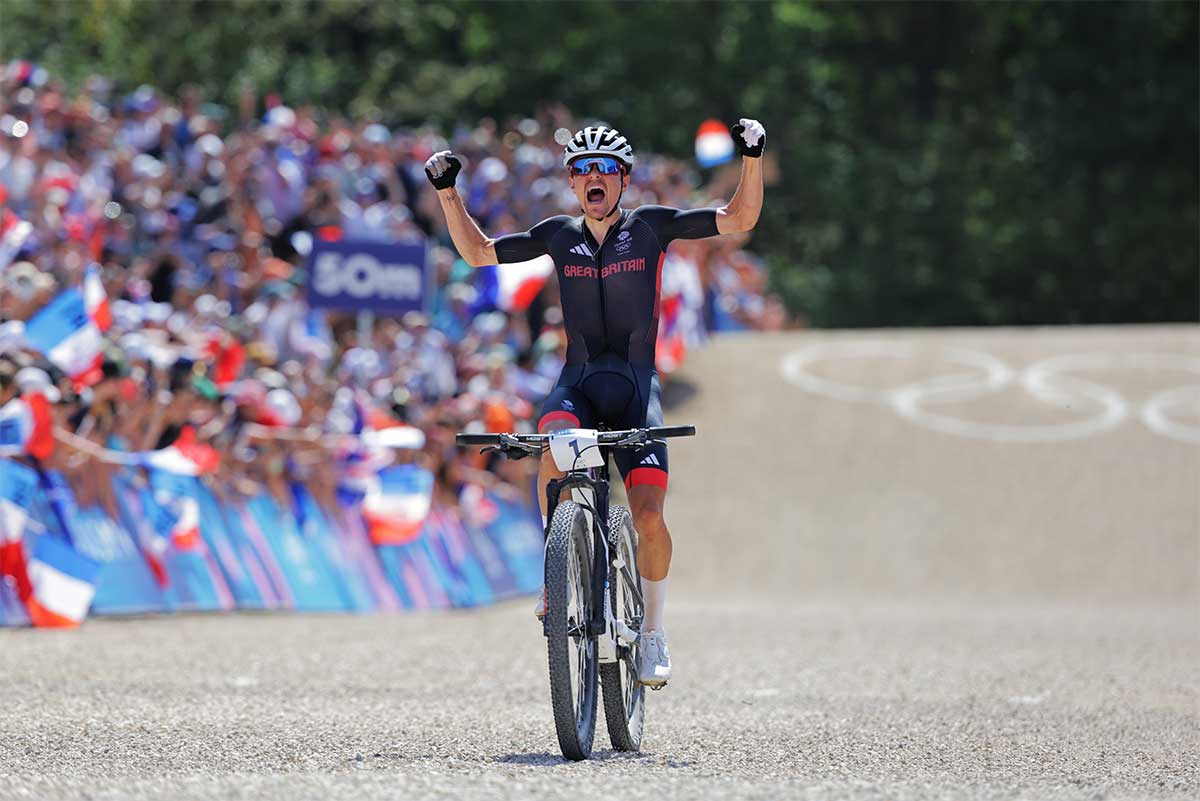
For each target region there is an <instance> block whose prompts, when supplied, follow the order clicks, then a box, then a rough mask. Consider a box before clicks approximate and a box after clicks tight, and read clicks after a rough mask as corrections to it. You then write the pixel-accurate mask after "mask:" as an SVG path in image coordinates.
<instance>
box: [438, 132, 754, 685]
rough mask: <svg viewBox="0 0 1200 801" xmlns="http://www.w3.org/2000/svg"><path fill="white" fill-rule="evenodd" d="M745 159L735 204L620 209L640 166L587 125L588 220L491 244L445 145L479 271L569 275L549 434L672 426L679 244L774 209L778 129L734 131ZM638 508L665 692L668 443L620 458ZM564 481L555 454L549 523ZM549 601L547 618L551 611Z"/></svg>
mask: <svg viewBox="0 0 1200 801" xmlns="http://www.w3.org/2000/svg"><path fill="white" fill-rule="evenodd" d="M731 132H732V134H733V140H734V142H735V143H736V145H737V148H738V150H739V151H740V153H741V154H742V156H743V158H742V175H741V181H740V182H739V184H738V187H737V191H736V192H734V194H733V199H731V200H730V201H729V203H728V204H726V205H725V206H723V207H721V208H717V209H696V210H693V211H680V210H678V209H673V208H668V207H666V206H641V207H640V208H637V209H635V210H633V211H628V210H626V209H622V208H621V207H620V204H621V195H622V193H623V192H624V191H625V188H626V187H628V186H629V175H630V172H631V170H632V169H633V165H634V162H635V159H634V155H633V148H632V147H631V146H630V144H629V142H628V141H627V140H626V138H625V137H624V136H622V135H621V134H620V133H619V132H618V131H617V130H615V129H613V128H609V127H607V126H604V125H598V126H594V127H588V128H584V129H583V130H581V131H579V132H578V133H576V134H575V136H574V137H572V138H571V140H570V141H569V142H568V143H567V144H566V149H565V152H564V153H563V164H564V166H566V167H567V170H568V173H567V180H568V181H569V183H570V186H571V189H572V190H573V191H574V192H575V197H576V198H577V199H578V200H579V207H580V212H581V215H580V216H578V217H568V216H565V215H564V216H558V217H551V218H550V219H548V220H544V221H543V222H540V223H538V224H537V225H535V226H534V227H533V228H532V229H530V230H529V231H527V232H526V233H522V234H512V235H510V236H503V237H500V238H498V239H489V238H488V237H487V236H486V235H485V234H484V233H483V232H482V231H481V230H479V226H478V225H476V224H475V221H474V220H472V219H471V217H470V216H469V215H468V214H467V209H466V207H465V206H464V205H463V201H462V198H461V197H459V194H458V192H457V191H456V190H455V188H454V182H455V179H456V177H457V176H458V172H459V170H460V169H461V168H462V163H461V162H460V161H459V159H458V158H457V157H455V156H453V155H451V153H450V151H449V150H443V151H441V152H439V153H435V154H434V155H432V156H430V158H429V160H428V161H427V162H426V163H425V173H426V175H427V176H428V177H429V180H430V182H432V183H433V185H434V187H435V188H436V189H437V191H438V199H439V200H440V202H441V205H442V211H443V212H444V213H445V215H446V223H447V225H448V227H449V229H450V236H451V238H452V239H453V240H454V245H455V247H457V248H458V252H459V254H460V255H461V256H462V257H463V259H465V260H466V262H467V263H468V264H470V265H471V266H473V267H481V266H483V265H487V264H496V263H498V262H515V261H525V260H528V259H532V258H535V257H537V256H541V255H544V254H547V253H548V254H550V256H551V257H552V258H553V259H554V264H555V268H556V269H557V271H558V282H559V290H560V292H561V296H562V311H563V323H564V325H565V327H566V332H567V342H568V344H567V356H566V365H565V366H564V367H563V371H562V375H561V376H560V377H559V380H558V384H557V386H555V388H554V390H553V391H552V392H551V393H550V396H549V397H548V398H547V399H546V402H545V404H544V405H543V406H542V414H541V418H540V420H539V422H538V431H540V432H542V433H548V432H552V431H558V430H561V429H563V428H595V427H596V426H597V424H599V423H604V424H606V425H607V426H608V427H609V428H611V429H625V428H641V427H645V426H661V425H662V424H663V418H662V406H661V403H660V401H659V386H658V373H657V372H656V371H655V369H654V346H655V342H656V340H657V338H658V314H659V293H660V290H661V278H662V264H663V257H664V255H665V253H666V250H667V246H668V245H670V244H671V241H672V240H675V239H702V238H704V237H710V236H717V235H718V234H731V233H739V232H743V231H749V230H751V229H752V228H754V225H755V223H756V222H757V221H758V215H759V212H760V211H761V210H762V202H763V180H762V162H761V160H760V157H761V156H762V152H763V146H764V145H765V143H766V131H765V130H764V128H763V126H762V125H761V124H759V122H758V121H757V120H751V119H743V120H741V121H740V122H739V123H738V124H737V125H735V126H733V128H732V130H731ZM615 459H616V462H617V467H618V468H619V469H620V471H621V475H622V476H623V477H624V479H625V486H626V488H627V494H628V496H629V506H630V511H631V512H632V513H633V521H634V527H635V528H636V529H637V532H638V570H639V571H640V572H641V575H642V595H643V598H644V600H645V606H646V614H645V620H644V621H643V623H642V631H641V632H640V635H639V637H638V645H639V652H640V656H639V657H638V661H639V664H638V678H639V680H640V681H641V682H642V683H643V684H645V685H647V686H650V687H661V686H663V685H664V684H666V683H667V680H668V679H670V678H671V658H670V654H669V652H668V650H667V641H666V635H665V633H664V631H663V607H664V603H665V599H666V588H667V572H668V569H669V568H670V565H671V535H670V534H669V533H668V532H667V526H666V524H665V523H664V522H663V501H664V498H665V497H666V490H667V447H666V445H665V444H661V443H656V444H652V445H647V446H645V447H643V448H641V449H640V450H637V451H632V452H631V451H618V452H617V453H616V455H615ZM561 475H562V474H561V473H560V472H559V471H558V470H557V469H556V467H555V465H554V460H553V458H552V457H551V456H550V454H549V452H546V453H545V454H543V456H542V462H541V468H540V470H539V473H538V485H539V492H538V499H539V502H540V503H541V504H542V514H543V524H544V522H545V512H546V508H545V503H546V498H545V495H546V485H547V484H548V483H549V481H550V479H551V478H554V477H559V476H561ZM544 607H545V598H544V594H543V599H542V600H541V601H540V603H539V608H538V615H539V616H541V615H542V614H544V612H545V609H544Z"/></svg>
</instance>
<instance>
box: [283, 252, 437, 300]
mask: <svg viewBox="0 0 1200 801" xmlns="http://www.w3.org/2000/svg"><path fill="white" fill-rule="evenodd" d="M428 280H429V279H428V275H427V262H426V248H425V243H424V242H422V243H420V244H381V243H379V242H368V241H354V240H350V241H339V242H328V241H324V240H320V239H318V240H317V241H315V242H314V243H313V249H312V252H311V253H310V254H309V257H308V296H307V297H308V304H309V305H310V306H312V307H313V308H322V309H353V310H356V311H379V312H390V313H401V312H406V311H419V310H421V309H422V308H423V306H424V303H425V293H426V289H427V284H428Z"/></svg>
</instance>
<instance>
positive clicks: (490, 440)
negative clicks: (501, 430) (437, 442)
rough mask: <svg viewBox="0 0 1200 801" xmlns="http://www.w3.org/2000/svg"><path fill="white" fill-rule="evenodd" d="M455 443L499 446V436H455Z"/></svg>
mask: <svg viewBox="0 0 1200 801" xmlns="http://www.w3.org/2000/svg"><path fill="white" fill-rule="evenodd" d="M454 442H455V444H458V445H498V444H500V435H499V434H455V435H454Z"/></svg>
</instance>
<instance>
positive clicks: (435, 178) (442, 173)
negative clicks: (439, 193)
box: [425, 150, 462, 189]
mask: <svg viewBox="0 0 1200 801" xmlns="http://www.w3.org/2000/svg"><path fill="white" fill-rule="evenodd" d="M461 169H462V162H461V161H459V159H458V156H454V155H451V154H450V151H449V150H441V151H438V152H437V153H434V154H433V155H432V156H430V157H429V159H428V160H427V161H426V162H425V175H426V177H428V178H429V183H431V184H433V188H434V189H450V188H451V187H453V186H454V182H455V180H457V178H458V171H459V170H461Z"/></svg>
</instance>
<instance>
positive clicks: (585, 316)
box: [495, 206, 719, 487]
mask: <svg viewBox="0 0 1200 801" xmlns="http://www.w3.org/2000/svg"><path fill="white" fill-rule="evenodd" d="M718 233H719V232H718V231H717V213H716V210H715V209H696V210H694V211H679V210H678V209H672V208H668V207H666V206H642V207H640V208H638V209H636V210H634V211H624V210H622V211H621V212H620V217H619V218H618V220H617V222H616V223H615V224H614V225H613V226H612V228H610V229H609V232H608V235H607V236H606V237H605V239H604V242H602V243H597V242H596V240H595V238H594V237H593V236H592V233H591V231H589V230H588V228H587V226H586V225H585V224H584V222H583V217H567V216H565V215H564V216H559V217H551V218H550V219H548V220H544V221H543V222H540V223H538V224H537V225H535V226H534V227H533V228H532V229H531V230H530V231H528V232H527V233H523V234H512V235H511V236H504V237H500V238H499V239H497V240H496V244H495V247H496V258H497V259H499V260H500V261H501V262H514V261H526V260H528V259H532V258H536V257H538V256H542V255H545V254H549V255H550V257H551V258H553V259H554V267H555V269H556V270H557V271H558V285H559V290H560V293H561V295H562V310H563V324H564V326H565V328H566V332H567V359H566V362H567V363H566V366H564V367H563V371H562V375H561V376H560V377H559V379H558V384H557V385H556V386H555V388H554V390H553V391H552V392H551V393H550V396H549V397H548V398H546V402H545V403H544V404H543V405H542V416H541V419H540V422H539V423H538V427H539V429H540V428H541V427H543V426H545V425H546V424H547V423H549V422H553V421H555V420H565V421H567V422H569V423H571V425H573V426H576V427H582V428H595V427H596V426H597V425H598V424H600V423H603V424H605V425H607V426H608V427H609V428H611V429H625V428H639V427H642V426H660V425H662V404H661V401H660V399H659V387H658V373H657V371H655V369H654V346H655V342H656V341H657V339H658V312H659V300H660V298H659V295H660V292H661V290H662V263H663V257H664V255H665V253H666V250H667V246H668V245H670V244H671V242H672V240H675V239H703V238H705V237H709V236H716V235H717V234H718ZM614 458H615V460H616V462H617V468H618V469H619V470H620V471H621V475H622V476H624V477H625V483H626V486H632V485H634V484H653V485H656V486H660V487H666V485H667V448H666V445H663V444H653V445H647V446H646V447H644V448H641V449H639V450H637V451H625V450H623V451H619V452H617V453H616V455H615V457H614Z"/></svg>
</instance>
